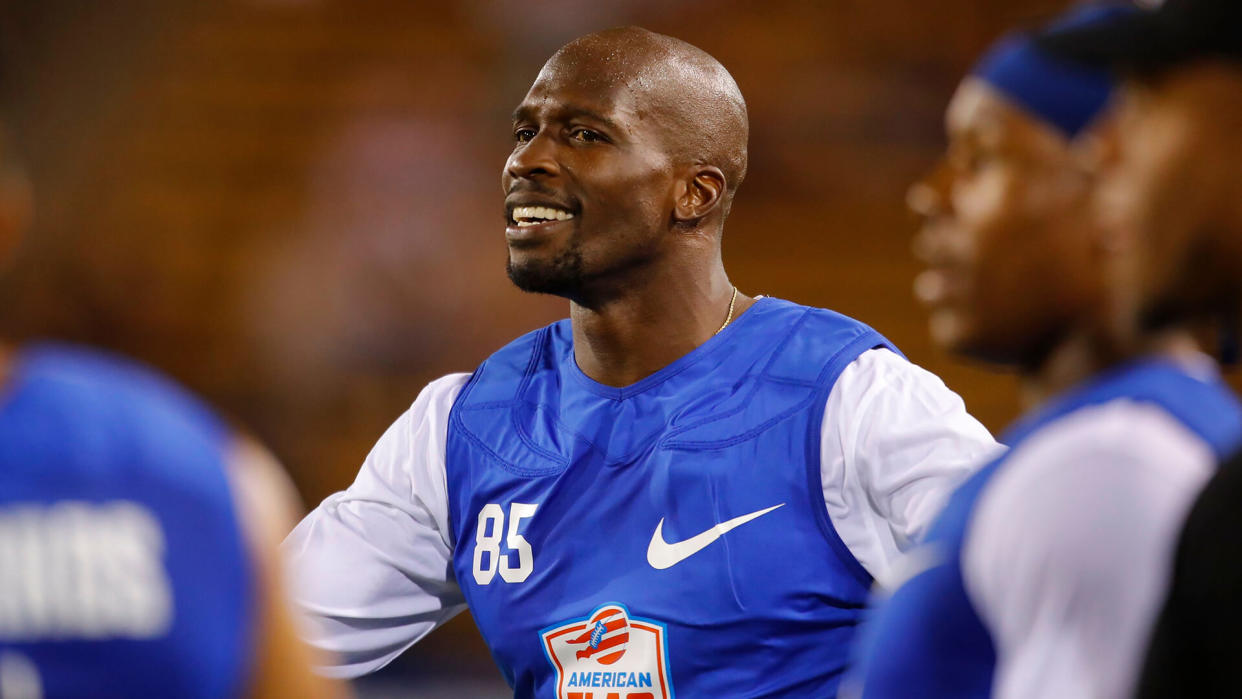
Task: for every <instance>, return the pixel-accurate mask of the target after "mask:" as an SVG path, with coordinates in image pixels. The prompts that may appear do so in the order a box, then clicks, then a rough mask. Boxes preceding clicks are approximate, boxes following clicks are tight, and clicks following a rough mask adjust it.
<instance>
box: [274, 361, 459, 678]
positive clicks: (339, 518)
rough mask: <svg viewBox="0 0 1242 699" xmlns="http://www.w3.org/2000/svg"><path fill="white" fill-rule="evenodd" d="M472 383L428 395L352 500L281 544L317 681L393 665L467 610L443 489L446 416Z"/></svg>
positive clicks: (340, 497)
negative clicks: (321, 660)
mask: <svg viewBox="0 0 1242 699" xmlns="http://www.w3.org/2000/svg"><path fill="white" fill-rule="evenodd" d="M468 378H469V376H468V375H467V374H452V375H450V376H446V377H444V378H442V379H439V380H437V381H433V382H432V383H430V384H428V386H427V387H426V388H425V389H423V392H422V393H421V394H419V396H418V399H417V400H415V401H414V404H413V405H412V406H411V407H410V409H409V410H408V411H406V413H405V414H403V415H402V416H401V417H400V418H398V419H397V421H396V422H395V423H393V425H392V426H391V427H389V428H388V431H387V432H385V433H384V436H382V437H381V438H380V440H379V442H377V443H376V445H375V447H374V448H373V449H372V450H371V453H370V454H369V455H368V456H367V459H366V461H365V462H364V463H363V465H362V469H361V471H359V473H358V477H357V479H356V480H355V481H354V483H353V485H351V486H350V487H349V488H348V489H347V490H345V491H343V492H340V493H336V494H334V495H331V496H329V497H328V498H327V499H326V500H324V501H323V503H322V504H320V505H319V507H318V508H316V509H315V510H314V511H313V512H311V513H310V514H309V515H308V516H307V517H306V519H304V520H302V522H301V524H299V525H298V526H297V528H296V529H294V530H293V532H292V533H291V534H290V535H289V537H288V538H287V539H286V540H285V544H284V550H285V552H286V555H288V556H289V558H290V561H291V564H292V571H293V572H292V577H293V590H294V600H295V602H296V603H297V604H298V605H299V606H300V607H301V608H302V609H303V610H304V611H305V612H306V614H307V615H308V616H309V617H310V618H309V625H310V628H308V629H307V631H306V636H307V640H308V641H309V642H310V643H311V644H312V645H313V646H315V647H317V648H320V649H322V650H324V651H326V652H328V653H330V654H332V657H333V662H334V664H333V665H330V666H328V667H324V668H321V671H322V672H323V673H324V674H326V675H330V676H334V677H357V676H359V675H363V674H366V673H368V672H373V671H375V670H377V669H379V668H381V667H383V666H384V665H386V664H388V662H390V661H391V660H392V659H393V658H395V657H397V656H398V655H400V654H401V653H402V652H403V651H404V650H405V649H406V648H409V647H410V646H411V645H412V644H414V643H415V642H416V641H418V640H419V639H420V638H422V637H423V636H425V635H427V634H428V633H429V632H430V631H431V630H432V629H434V628H436V627H437V626H439V625H441V624H443V623H444V622H446V621H448V620H449V619H450V618H452V617H453V616H454V615H456V614H457V613H459V612H461V611H462V610H463V609H465V600H464V598H463V597H462V594H461V589H460V588H459V587H458V585H457V581H456V580H455V579H454V577H453V569H452V557H453V549H452V543H451V535H450V531H449V521H448V495H447V487H446V484H445V472H444V468H445V466H444V464H445V439H446V436H447V432H448V415H449V410H450V409H451V408H452V405H453V401H454V400H455V399H456V397H457V394H458V393H459V392H460V391H461V388H462V386H463V385H465V382H466V380H467V379H468Z"/></svg>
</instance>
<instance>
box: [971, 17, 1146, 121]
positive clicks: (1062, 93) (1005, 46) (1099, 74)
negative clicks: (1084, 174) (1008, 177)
mask: <svg viewBox="0 0 1242 699" xmlns="http://www.w3.org/2000/svg"><path fill="white" fill-rule="evenodd" d="M1133 11H1135V10H1134V9H1133V8H1131V7H1128V6H1116V5H1112V6H1092V7H1087V8H1085V9H1083V8H1079V9H1078V10H1076V11H1074V12H1072V13H1070V14H1069V15H1067V16H1066V17H1064V18H1062V19H1061V20H1059V21H1057V22H1056V23H1054V24H1053V25H1052V26H1051V27H1049V30H1050V31H1054V32H1055V31H1057V30H1060V29H1072V28H1077V27H1081V26H1085V25H1090V24H1095V23H1097V22H1101V21H1104V20H1107V19H1109V18H1112V17H1115V16H1116V15H1117V14H1119V13H1123V12H1133ZM971 72H972V74H973V75H974V76H975V77H978V78H980V79H981V80H983V81H985V82H987V83H988V84H989V85H991V86H992V87H994V88H996V89H997V90H999V91H1000V92H1002V93H1004V95H1005V96H1006V97H1008V98H1009V99H1011V100H1013V101H1014V102H1016V103H1017V104H1018V105H1019V106H1021V107H1022V108H1023V109H1025V110H1026V111H1028V112H1030V113H1031V114H1032V115H1033V116H1035V117H1036V118H1038V119H1041V120H1043V121H1045V122H1047V123H1048V124H1050V125H1052V126H1054V127H1056V128H1057V129H1058V130H1059V131H1061V133H1063V134H1065V136H1066V137H1067V138H1074V137H1075V136H1077V135H1078V134H1079V132H1081V131H1082V129H1083V127H1085V126H1086V125H1087V124H1090V123H1091V121H1092V120H1093V119H1095V117H1096V116H1097V115H1098V114H1099V113H1100V112H1101V111H1103V109H1104V105H1105V104H1107V103H1108V98H1109V96H1110V95H1111V94H1112V91H1113V82H1112V79H1111V78H1110V76H1109V75H1108V73H1106V72H1105V71H1102V70H1092V69H1089V68H1082V67H1079V66H1077V65H1074V64H1072V63H1066V62H1062V61H1060V60H1058V59H1056V58H1052V57H1050V56H1048V55H1046V54H1044V53H1043V52H1041V51H1040V50H1039V49H1037V48H1035V45H1034V43H1033V41H1032V39H1031V37H1029V36H1026V35H1020V34H1019V35H1013V36H1009V37H1006V38H1004V39H1002V40H1000V41H999V42H997V43H996V45H995V46H993V47H992V49H990V50H989V51H988V52H987V53H986V54H985V55H984V57H983V58H982V59H980V61H979V63H978V64H977V65H976V66H975V68H974V70H973V71H971Z"/></svg>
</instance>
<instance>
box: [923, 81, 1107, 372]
mask: <svg viewBox="0 0 1242 699" xmlns="http://www.w3.org/2000/svg"><path fill="white" fill-rule="evenodd" d="M946 125H947V128H948V135H949V146H948V150H947V152H946V154H945V157H944V158H943V159H942V161H941V163H940V164H939V165H938V167H937V168H936V170H934V171H933V172H932V173H931V174H930V175H928V176H927V177H926V178H924V179H923V180H922V181H921V182H919V183H917V184H915V185H914V187H912V188H911V190H910V194H909V197H908V199H909V204H910V206H911V208H912V209H914V210H915V212H916V213H918V214H920V215H921V216H922V217H923V226H922V229H921V230H920V232H919V233H918V235H917V237H916V239H915V244H914V248H915V254H916V255H917V256H918V257H919V258H920V259H921V260H922V261H923V262H925V263H926V264H927V267H928V268H927V270H926V271H925V272H923V273H922V274H920V275H919V277H918V279H917V280H916V282H915V294H916V296H918V297H919V299H920V301H922V302H923V303H924V304H926V305H927V306H928V307H929V308H930V310H931V319H930V327H931V333H932V338H933V339H934V340H935V341H936V342H937V343H938V344H940V345H941V346H944V347H946V348H947V349H949V350H952V351H955V352H960V353H964V354H967V355H970V356H974V357H978V358H981V359H985V360H988V361H995V362H1002V363H1006V364H1026V363H1030V362H1034V361H1038V360H1039V359H1041V358H1042V356H1043V354H1045V353H1046V352H1047V351H1048V350H1049V349H1051V347H1052V345H1054V344H1055V343H1056V342H1057V341H1059V340H1060V339H1061V338H1062V337H1063V336H1064V335H1065V333H1066V332H1067V331H1068V330H1069V329H1070V327H1071V326H1072V325H1073V324H1074V323H1077V322H1079V320H1080V319H1081V318H1082V317H1084V316H1085V315H1087V314H1089V313H1091V312H1092V310H1093V308H1094V306H1095V304H1096V302H1097V300H1098V297H1097V293H1098V284H1099V279H1098V274H1097V273H1096V271H1095V269H1094V265H1093V262H1092V260H1093V256H1092V241H1091V234H1090V230H1089V228H1088V221H1089V220H1090V219H1089V217H1088V206H1087V204H1088V197H1087V194H1088V191H1089V180H1088V179H1087V178H1086V177H1085V176H1084V175H1083V174H1082V173H1081V171H1079V170H1078V169H1077V168H1075V167H1074V165H1073V159H1072V157H1071V151H1070V148H1069V144H1068V142H1067V141H1066V139H1065V138H1064V137H1063V136H1061V135H1060V134H1059V133H1058V132H1056V131H1055V130H1054V129H1052V128H1051V127H1050V126H1047V125H1046V124H1044V123H1042V122H1040V121H1038V120H1037V119H1035V118H1033V117H1031V116H1029V115H1028V114H1026V113H1025V112H1023V111H1021V110H1019V109H1018V108H1016V107H1014V106H1013V105H1012V104H1011V103H1010V102H1008V101H1007V100H1006V99H1005V98H1004V97H1003V96H1001V94H1000V93H998V92H996V91H995V90H994V89H993V88H992V87H991V86H990V85H988V84H987V83H985V82H983V81H981V80H978V79H975V78H968V79H967V80H966V81H964V82H963V83H962V85H961V87H960V88H959V89H958V91H957V93H956V94H955V95H954V97H953V100H952V102H951V103H950V105H949V109H948V112H947V114H946Z"/></svg>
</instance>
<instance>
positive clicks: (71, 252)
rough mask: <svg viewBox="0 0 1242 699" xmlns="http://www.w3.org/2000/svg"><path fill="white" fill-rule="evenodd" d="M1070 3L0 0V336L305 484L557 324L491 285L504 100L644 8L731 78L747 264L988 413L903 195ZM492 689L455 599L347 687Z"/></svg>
mask: <svg viewBox="0 0 1242 699" xmlns="http://www.w3.org/2000/svg"><path fill="white" fill-rule="evenodd" d="M1063 5H1064V3H1061V2H1053V1H1049V0H1020V1H1018V0H1015V1H1011V2H1004V3H998V2H994V1H993V0H942V1H941V2H925V1H919V0H869V1H867V2H860V1H847V0H833V1H830V2H819V3H812V2H792V1H789V0H773V1H771V2H740V1H732V0H715V1H707V0H685V1H676V0H620V1H616V0H614V1H612V2H574V1H571V0H541V1H535V2H527V3H512V2H488V1H485V0H469V1H466V2H457V3H454V2H442V3H430V2H409V1H405V2H403V1H398V0H391V1H378V0H363V1H361V2H345V1H344V0H341V1H339V2H312V1H299V0H249V1H247V2H242V1H234V2H219V1H213V2H207V1H203V2H197V1H178V2H172V1H170V0H147V1H142V0H113V1H111V2H108V3H82V2H77V1H76V0H31V1H28V2H11V1H6V2H2V3H0V75H2V80H0V84H2V86H3V95H4V97H5V101H6V103H7V107H8V114H7V117H8V121H9V123H10V126H11V130H12V134H13V135H14V136H15V137H16V141H17V143H18V148H19V150H20V151H21V152H22V153H23V155H24V157H25V159H26V160H27V161H28V165H29V166H28V169H29V171H30V173H31V175H32V179H33V181H34V185H35V191H36V206H37V217H36V221H35V226H34V231H33V235H32V236H31V239H30V240H29V241H27V244H26V245H25V248H24V250H23V251H22V255H21V257H20V259H19V263H18V266H17V267H16V268H15V269H14V270H13V273H12V274H10V275H8V277H7V278H6V279H5V280H4V281H3V283H2V286H3V291H2V292H0V293H2V294H3V296H0V298H3V303H2V304H0V323H2V324H3V326H2V327H3V330H4V334H6V335H8V336H10V337H14V338H19V339H21V338H30V337H48V336H51V337H60V338H66V339H71V340H78V341H85V342H91V343H95V344H98V345H102V346H105V347H109V348H113V349H116V350H119V351H123V352H126V353H129V354H132V355H135V356H137V357H140V358H142V359H145V360H147V361H149V362H151V363H153V364H155V365H156V366H159V367H161V368H163V369H165V370H166V371H168V372H170V373H171V374H173V375H174V376H176V377H178V378H179V379H181V380H182V381H184V382H185V383H186V384H188V385H190V386H191V387H193V388H195V389H196V390H198V391H200V392H202V393H203V394H204V395H206V396H207V397H208V398H209V399H211V400H212V401H213V402H214V403H215V404H216V405H217V406H219V407H220V408H222V409H223V410H224V411H226V412H227V413H228V414H230V415H232V416H233V417H235V419H236V420H237V421H238V422H240V423H241V424H244V425H245V426H247V427H248V428H249V429H250V430H252V431H253V432H254V433H255V434H257V435H258V436H259V437H260V438H262V439H263V440H264V441H265V442H267V443H268V444H269V445H270V446H271V447H272V448H273V449H274V451H275V452H276V453H277V455H278V456H279V457H280V458H281V459H282V461H283V462H284V463H285V464H286V466H287V467H288V469H289V471H290V472H291V474H292V476H293V478H294V480H295V482H296V483H297V485H298V487H299V489H300V490H301V492H302V494H303V496H304V497H305V499H306V501H307V503H309V504H313V503H316V502H317V501H318V500H320V499H321V498H322V497H324V496H325V495H327V494H328V493H330V492H332V491H334V490H337V489H340V488H342V487H344V486H345V485H347V484H348V483H349V482H350V480H351V479H352V477H353V474H354V473H355V471H356V470H357V467H358V465H359V463H360V462H361V460H362V459H363V457H364V456H365V454H366V452H367V450H368V449H369V448H370V446H371V444H372V443H373V442H374V440H375V439H376V438H377V437H378V436H379V434H380V433H381V432H382V431H383V429H384V428H385V427H386V426H387V425H388V423H389V422H391V421H392V419H394V418H395V417H396V416H397V415H398V414H400V413H401V412H402V411H403V410H404V409H405V407H406V406H407V405H408V404H409V403H410V402H411V401H412V400H413V398H414V396H415V395H416V394H417V392H418V390H419V389H420V387H421V386H422V385H423V384H424V383H426V382H427V381H428V380H430V379H432V378H435V377H436V376H439V375H442V374H445V373H448V372H453V371H469V370H471V369H472V368H473V367H474V366H475V365H476V364H477V363H478V362H479V361H480V360H482V359H483V358H484V357H485V356H487V354H488V353H489V352H491V351H492V350H494V349H495V348H497V347H499V346H500V345H502V344H503V343H504V342H506V341H507V340H509V339H511V338H513V337H515V336H517V335H519V334H521V333H523V332H526V331H527V330H530V329H533V328H535V327H537V326H539V325H542V324H544V323H547V322H550V321H552V320H555V319H557V318H560V317H562V316H563V314H564V312H565V303H564V302H563V301H560V300H558V299H550V298H541V297H532V296H526V295H523V294H521V293H520V292H518V291H516V290H515V289H513V288H512V287H511V286H510V285H509V283H508V281H507V280H506V279H505V277H504V273H503V259H504V248H503V242H502V237H501V236H502V223H501V194H500V188H499V173H500V168H501V165H502V163H503V162H504V159H505V157H506V155H507V153H508V151H509V148H510V134H509V113H510V111H511V110H512V108H513V106H514V105H516V104H517V102H518V101H519V100H520V99H521V97H522V95H523V94H524V92H525V90H526V88H527V87H528V86H529V84H530V82H531V80H532V79H533V78H534V76H535V74H536V72H537V71H538V68H539V66H540V65H541V64H542V62H543V61H544V60H545V59H546V58H547V56H548V55H550V53H551V52H552V51H554V50H555V49H556V48H557V47H558V46H559V45H560V44H562V43H563V42H565V41H566V40H568V39H570V38H572V37H574V36H577V35H580V34H583V33H586V32H589V31H592V30H595V29H600V28H605V27H609V26H614V25H619V24H631V23H633V24H640V25H642V26H645V27H647V28H650V29H653V30H656V31H661V32H665V33H669V34H672V35H674V36H677V37H679V38H682V39H685V40H687V41H690V42H691V43H694V44H696V45H698V46H700V47H702V48H703V49H705V50H707V51H708V52H710V53H712V54H713V55H715V56H716V57H717V58H719V59H720V60H721V61H722V62H723V63H724V64H725V66H727V67H728V68H729V69H730V70H731V71H732V72H733V74H734V76H735V77H736V78H737V81H738V83H739V85H740V86H741V89H742V92H743V94H744V95H745V96H746V99H747V102H748V104H749V108H750V118H751V139H750V173H749V176H748V177H747V180H746V183H745V185H744V186H743V187H742V189H741V192H740V194H739V197H738V200H737V204H736V205H735V207H734V211H733V215H732V217H731V218H730V220H729V223H728V225H727V227H726V233H725V260H726V263H727V265H728V268H729V270H730V273H731V276H732V278H733V280H734V281H735V282H736V283H737V284H738V285H739V286H740V287H741V288H742V289H743V290H744V291H745V292H747V293H750V294H757V293H764V294H769V295H775V296H780V297H783V298H787V299H791V300H795V301H798V302H801V303H807V304H813V305H820V306H826V307H829V308H833V309H836V310H839V311H842V312H844V313H847V314H850V315H853V316H856V317H859V318H861V319H863V320H865V321H866V322H868V323H870V324H872V325H873V326H875V327H876V328H877V329H879V330H880V331H881V332H883V333H885V334H886V335H888V336H889V337H890V338H892V339H893V340H894V341H895V342H896V343H897V344H898V345H899V346H900V347H902V348H903V349H904V350H905V352H906V353H907V354H908V355H909V356H910V357H911V358H912V359H913V360H915V361H917V362H918V363H920V364H922V365H924V366H926V367H928V368H929V369H931V370H932V371H934V372H937V373H939V374H940V375H941V376H942V377H943V378H944V379H945V381H946V382H947V383H948V384H949V385H950V386H951V387H952V388H954V389H956V390H957V391H958V392H960V393H961V394H962V396H963V397H964V398H965V399H966V402H967V405H968V407H969V408H970V409H971V411H972V412H973V413H974V414H975V415H977V416H978V417H979V418H980V419H981V420H983V421H984V422H985V423H986V424H987V425H988V426H989V427H990V428H992V429H993V430H996V429H999V428H1001V427H1002V426H1003V425H1004V424H1005V423H1006V422H1007V421H1008V420H1009V419H1011V418H1012V417H1013V416H1014V415H1015V413H1016V410H1017V405H1016V389H1015V383H1014V381H1013V379H1012V378H1011V377H1006V376H1002V375H997V374H994V373H989V372H986V371H982V370H980V369H978V368H975V367H970V366H966V365H963V364H961V363H959V362H955V361H952V360H950V359H949V358H948V357H946V356H944V355H943V354H941V353H939V352H937V351H935V350H934V349H933V348H932V347H931V346H930V344H929V342H928V340H927V336H926V332H925V317H924V314H923V313H922V312H921V310H920V309H919V308H918V307H917V306H916V304H915V302H914V301H913V299H912V298H911V295H910V283H911V280H912V278H913V276H914V274H915V272H916V265H915V263H914V262H913V260H912V259H911V257H910V255H909V252H908V251H909V240H910V236H911V233H912V231H913V228H914V222H913V220H912V218H911V217H910V216H909V215H908V214H907V213H906V212H905V209H904V206H903V203H902V202H903V196H904V192H905V189H906V187H907V186H908V184H909V183H910V182H911V181H912V179H913V178H914V177H916V176H917V175H918V174H919V173H920V172H921V171H923V170H924V169H925V168H927V167H928V166H929V165H930V163H931V162H932V160H933V159H934V157H935V156H936V154H937V151H938V149H939V148H940V147H941V146H942V144H943V137H942V135H941V125H940V124H941V112H942V110H943V108H944V106H945V104H946V102H947V100H948V98H949V95H950V94H951V92H952V89H953V86H954V84H955V83H956V82H957V80H958V78H959V77H960V75H961V74H962V72H963V71H964V70H966V69H967V68H968V67H969V65H970V63H971V61H972V59H973V57H974V56H976V55H977V54H978V52H979V51H981V50H982V49H983V48H984V47H986V45H987V44H988V43H989V42H990V41H991V40H992V39H993V38H995V37H996V36H998V34H999V33H1001V32H1002V31H1003V30H1004V29H1006V28H1007V27H1012V26H1014V25H1022V24H1030V23H1032V22H1035V21H1037V20H1039V19H1041V18H1044V17H1047V16H1049V15H1050V14H1051V13H1052V12H1054V11H1055V10H1057V9H1058V8H1060V7H1062V6H1063ZM1050 283H1051V280H1050ZM499 682H500V680H499V675H498V673H497V671H496V670H495V668H494V666H493V665H492V663H491V660H490V657H489V656H488V654H487V651H486V649H485V648H484V647H483V645H482V643H481V641H480V640H479V638H478V636H477V633H476V632H475V631H474V630H473V626H472V624H471V622H470V620H469V618H468V616H466V615H463V616H461V617H459V618H458V619H457V620H455V621H454V622H453V623H452V624H450V625H449V626H448V627H447V628H445V629H442V630H440V631H438V632H437V633H435V634H433V635H432V637H430V638H429V639H427V640H426V641H425V642H423V643H421V644H420V645H419V647H418V648H417V649H416V650H415V651H414V652H411V653H408V654H407V655H406V656H405V657H403V658H402V659H400V660H398V661H397V662H396V663H394V664H393V666H391V667H390V668H389V669H388V670H386V671H384V672H383V673H381V675H380V676H379V677H378V678H377V680H374V681H372V683H370V684H368V685H366V686H365V687H364V691H365V692H366V693H367V694H368V695H371V696H404V695H405V693H406V692H414V691H416V690H418V689H419V688H430V689H432V690H433V691H434V689H435V688H439V689H440V690H442V691H444V692H446V695H449V696H453V695H456V696H465V695H469V696H485V695H488V694H489V693H493V694H497V695H498V696H503V695H504V692H503V686H502V685H499V686H500V689H499V690H497V687H498V683H499ZM497 692H498V693H497ZM420 696H430V695H429V694H420Z"/></svg>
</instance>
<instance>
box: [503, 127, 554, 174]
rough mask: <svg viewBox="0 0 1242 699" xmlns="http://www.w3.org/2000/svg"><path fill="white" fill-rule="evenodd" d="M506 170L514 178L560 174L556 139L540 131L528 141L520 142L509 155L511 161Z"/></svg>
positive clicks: (506, 165)
mask: <svg viewBox="0 0 1242 699" xmlns="http://www.w3.org/2000/svg"><path fill="white" fill-rule="evenodd" d="M505 172H506V174H508V175H509V176H510V177H512V178H514V179H532V178H538V177H555V176H557V175H559V174H560V172H561V166H560V164H559V163H558V162H557V160H556V144H555V141H554V139H553V138H552V137H551V136H548V135H545V133H544V132H543V131H540V132H539V133H537V134H535V136H534V137H533V138H531V139H530V140H529V141H527V142H526V143H524V144H520V146H519V147H518V148H516V149H514V151H513V155H510V156H509V162H508V163H506V164H505Z"/></svg>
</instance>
